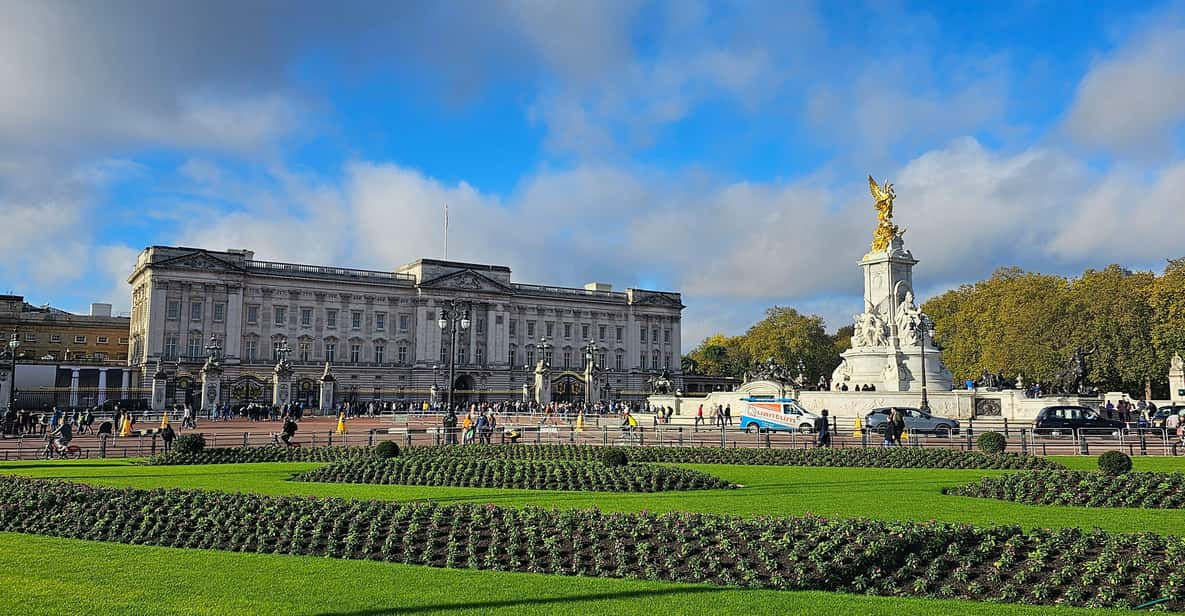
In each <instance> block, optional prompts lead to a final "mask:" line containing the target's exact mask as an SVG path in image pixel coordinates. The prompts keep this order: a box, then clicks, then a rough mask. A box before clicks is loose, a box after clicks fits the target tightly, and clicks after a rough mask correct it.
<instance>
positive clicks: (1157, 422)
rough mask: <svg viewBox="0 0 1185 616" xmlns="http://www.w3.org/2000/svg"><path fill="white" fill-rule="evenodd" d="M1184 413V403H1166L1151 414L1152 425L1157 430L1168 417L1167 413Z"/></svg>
mask: <svg viewBox="0 0 1185 616" xmlns="http://www.w3.org/2000/svg"><path fill="white" fill-rule="evenodd" d="M1182 413H1185V404H1172V405H1169V404H1166V405H1164V406H1162V407H1160V408H1158V409H1156V413H1155V414H1154V415H1152V427H1153V428H1156V429H1158V430H1162V429H1164V420H1165V419H1168V416H1169V415H1180V414H1182Z"/></svg>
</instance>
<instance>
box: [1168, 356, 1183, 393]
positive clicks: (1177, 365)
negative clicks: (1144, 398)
mask: <svg viewBox="0 0 1185 616" xmlns="http://www.w3.org/2000/svg"><path fill="white" fill-rule="evenodd" d="M1169 399H1170V400H1172V401H1173V402H1174V403H1177V402H1182V401H1185V360H1182V359H1181V354H1180V353H1173V359H1172V362H1171V363H1170V364H1169Z"/></svg>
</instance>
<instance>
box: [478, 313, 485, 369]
mask: <svg viewBox="0 0 1185 616" xmlns="http://www.w3.org/2000/svg"><path fill="white" fill-rule="evenodd" d="M477 333H479V334H484V333H486V320H485V319H478V320H477ZM477 363H481V362H480V361H478V362H477Z"/></svg>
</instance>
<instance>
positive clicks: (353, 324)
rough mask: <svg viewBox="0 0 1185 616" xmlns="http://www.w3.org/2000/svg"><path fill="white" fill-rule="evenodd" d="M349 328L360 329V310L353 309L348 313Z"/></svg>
mask: <svg viewBox="0 0 1185 616" xmlns="http://www.w3.org/2000/svg"><path fill="white" fill-rule="evenodd" d="M350 329H362V311H361V310H355V311H353V312H351V313H350Z"/></svg>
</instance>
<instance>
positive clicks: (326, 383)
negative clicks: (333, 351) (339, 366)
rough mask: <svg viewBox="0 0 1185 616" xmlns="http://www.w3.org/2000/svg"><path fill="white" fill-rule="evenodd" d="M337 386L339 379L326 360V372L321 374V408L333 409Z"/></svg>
mask: <svg viewBox="0 0 1185 616" xmlns="http://www.w3.org/2000/svg"><path fill="white" fill-rule="evenodd" d="M336 387H337V379H335V378H334V377H333V372H332V371H330V369H329V362H325V372H324V373H323V374H321V405H320V407H321V410H322V411H330V410H333V395H334V392H335V390H336Z"/></svg>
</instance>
